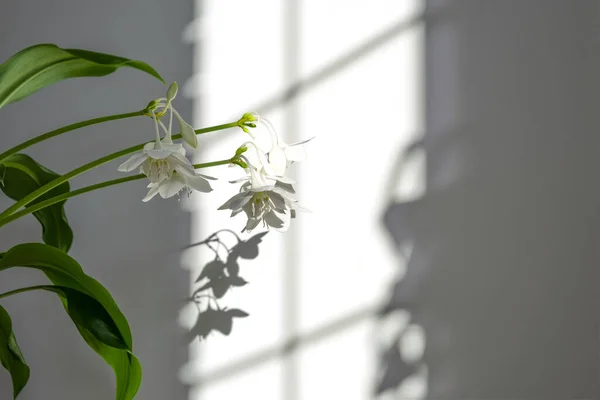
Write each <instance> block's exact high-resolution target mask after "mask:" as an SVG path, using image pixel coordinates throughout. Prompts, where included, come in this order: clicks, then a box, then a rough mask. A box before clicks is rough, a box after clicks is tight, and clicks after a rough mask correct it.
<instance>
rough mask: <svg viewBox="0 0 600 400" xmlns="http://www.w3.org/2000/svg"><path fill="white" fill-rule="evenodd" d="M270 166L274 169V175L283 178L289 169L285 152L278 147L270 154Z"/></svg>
mask: <svg viewBox="0 0 600 400" xmlns="http://www.w3.org/2000/svg"><path fill="white" fill-rule="evenodd" d="M269 164H271V167H272V168H273V171H274V175H277V176H283V175H284V174H285V169H286V168H287V160H286V158H285V152H284V151H283V150H282V149H281V148H279V147H277V146H275V147H273V150H271V152H270V153H269Z"/></svg>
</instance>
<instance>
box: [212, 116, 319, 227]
mask: <svg viewBox="0 0 600 400" xmlns="http://www.w3.org/2000/svg"><path fill="white" fill-rule="evenodd" d="M240 126H241V127H242V129H243V130H244V132H246V133H248V134H249V135H250V136H251V138H252V141H249V142H246V143H244V144H243V145H242V148H243V149H248V151H246V152H244V155H242V156H241V158H242V159H243V161H245V163H246V165H245V168H244V170H245V172H246V176H244V177H243V178H241V179H239V180H237V181H234V182H232V183H242V185H241V187H240V191H239V193H238V194H236V195H235V196H233V197H232V198H231V199H229V200H228V201H226V202H225V204H223V205H222V206H221V207H219V209H220V210H225V209H229V210H231V216H235V215H237V214H239V213H241V212H242V211H243V212H244V213H245V214H246V216H247V217H248V222H247V223H246V226H245V228H244V230H246V231H248V232H250V231H252V230H253V229H254V228H256V227H257V226H259V225H260V224H261V223H262V225H263V227H266V228H269V227H271V228H274V229H276V230H279V231H285V230H287V228H288V226H289V223H290V220H291V219H293V218H295V217H296V210H303V208H302V207H300V206H299V205H298V201H297V200H296V199H295V197H294V193H295V190H294V187H293V184H294V181H293V180H291V179H289V178H288V177H286V176H285V173H286V171H287V168H288V166H289V165H290V164H291V163H294V162H298V161H302V160H304V159H305V158H306V151H305V149H304V144H305V143H306V142H308V141H309V140H312V138H311V139H308V140H305V141H302V142H299V143H294V144H291V145H289V144H287V143H285V142H284V141H283V140H282V139H281V138H280V137H279V135H277V133H276V132H275V129H274V128H273V126H272V125H271V123H270V122H269V121H268V120H266V119H265V118H262V117H261V116H259V115H257V114H244V116H243V117H242V119H241V124H240ZM258 127H263V128H264V129H261V130H256V128H258Z"/></svg>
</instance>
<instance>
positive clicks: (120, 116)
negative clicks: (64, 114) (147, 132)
mask: <svg viewBox="0 0 600 400" xmlns="http://www.w3.org/2000/svg"><path fill="white" fill-rule="evenodd" d="M142 115H144V112H143V111H134V112H130V113H125V114H115V115H108V116H106V117H100V118H93V119H88V120H87V121H81V122H77V123H75V124H71V125H67V126H63V127H62V128H58V129H55V130H53V131H50V132H46V133H44V134H42V135H39V136H36V137H34V138H32V139H29V140H27V141H26V142H23V143H21V144H19V145H17V146H15V147H13V148H11V149H8V150H6V151H5V152H4V153H2V154H0V161H2V160H4V159H6V158H8V157H10V156H12V155H13V154H15V153H18V152H19V151H21V150H23V149H26V148H28V147H29V146H33V145H34V144H36V143H39V142H43V141H44V140H48V139H50V138H53V137H54V136H58V135H62V134H63V133H66V132H70V131H74V130H75V129H79V128H83V127H86V126H90V125H95V124H100V123H102V122H107V121H116V120H118V119H125V118H131V117H139V116H142Z"/></svg>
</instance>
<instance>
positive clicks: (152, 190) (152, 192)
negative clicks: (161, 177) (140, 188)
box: [142, 183, 158, 202]
mask: <svg viewBox="0 0 600 400" xmlns="http://www.w3.org/2000/svg"><path fill="white" fill-rule="evenodd" d="M148 187H149V188H150V190H149V191H148V194H147V195H146V197H144V198H143V199H142V201H143V202H147V201H150V200H151V199H152V198H153V197H154V196H156V195H157V194H158V184H157V183H155V184H152V183H151V184H150V185H148Z"/></svg>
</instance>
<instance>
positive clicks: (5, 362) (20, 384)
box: [0, 306, 29, 399]
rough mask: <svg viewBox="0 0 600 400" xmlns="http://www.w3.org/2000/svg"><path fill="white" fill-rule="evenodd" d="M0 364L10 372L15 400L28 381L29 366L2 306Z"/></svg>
mask: <svg viewBox="0 0 600 400" xmlns="http://www.w3.org/2000/svg"><path fill="white" fill-rule="evenodd" d="M0 362H1V363H2V366H3V367H4V368H6V370H7V371H8V372H10V375H11V378H12V383H13V398H15V399H16V398H17V396H18V395H19V393H20V392H21V390H22V389H23V388H24V387H25V384H26V383H27V381H28V380H29V366H27V363H26V362H25V359H24V358H23V354H22V353H21V349H20V348H19V345H18V344H17V339H16V338H15V334H14V332H13V330H12V321H11V319H10V315H8V313H7V312H6V310H5V309H4V308H3V307H2V306H0Z"/></svg>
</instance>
